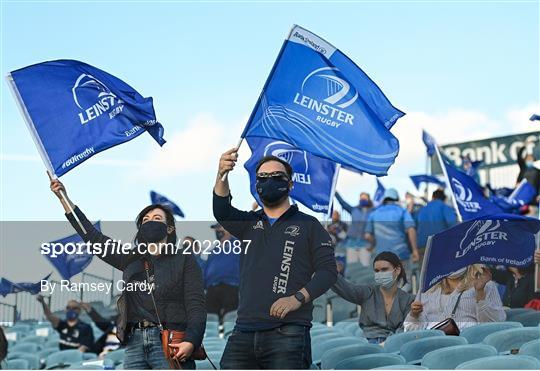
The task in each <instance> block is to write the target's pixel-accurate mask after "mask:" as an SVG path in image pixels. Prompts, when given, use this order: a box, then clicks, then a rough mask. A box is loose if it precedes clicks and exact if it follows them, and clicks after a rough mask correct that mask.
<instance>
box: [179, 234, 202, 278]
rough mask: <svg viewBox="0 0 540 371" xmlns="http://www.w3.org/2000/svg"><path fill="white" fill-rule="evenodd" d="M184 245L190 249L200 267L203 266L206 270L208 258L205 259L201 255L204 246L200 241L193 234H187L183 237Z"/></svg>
mask: <svg viewBox="0 0 540 371" xmlns="http://www.w3.org/2000/svg"><path fill="white" fill-rule="evenodd" d="M182 246H183V247H184V249H188V251H189V253H190V254H192V255H193V256H194V257H195V260H197V264H199V267H201V270H202V271H203V272H204V267H205V265H206V260H204V259H203V258H202V256H201V255H202V246H201V245H200V244H199V243H198V241H197V240H196V239H195V238H193V237H191V236H186V237H184V238H183V239H182Z"/></svg>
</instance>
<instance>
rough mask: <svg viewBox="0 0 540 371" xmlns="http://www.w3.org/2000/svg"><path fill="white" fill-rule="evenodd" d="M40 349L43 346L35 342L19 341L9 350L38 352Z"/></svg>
mask: <svg viewBox="0 0 540 371" xmlns="http://www.w3.org/2000/svg"><path fill="white" fill-rule="evenodd" d="M40 350H41V346H40V345H38V344H35V343H17V344H15V345H14V346H13V348H11V349H10V350H9V351H10V352H28V353H37V352H39V351H40Z"/></svg>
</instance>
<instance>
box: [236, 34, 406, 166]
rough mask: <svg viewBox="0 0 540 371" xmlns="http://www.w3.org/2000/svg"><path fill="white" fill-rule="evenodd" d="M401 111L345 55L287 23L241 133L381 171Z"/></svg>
mask: <svg viewBox="0 0 540 371" xmlns="http://www.w3.org/2000/svg"><path fill="white" fill-rule="evenodd" d="M403 115H404V113H403V112H401V111H400V110H398V109H396V108H395V107H394V106H392V104H391V103H390V102H389V101H388V99H387V98H386V97H385V95H384V94H383V92H382V91H381V90H380V89H379V87H378V86H377V85H376V84H375V83H374V82H373V81H372V80H371V79H370V78H369V76H367V75H366V74H365V73H364V71H362V70H361V69H360V68H359V67H358V66H357V65H356V64H354V62H352V61H351V60H350V59H349V58H348V57H347V56H346V55H344V54H343V53H342V52H340V51H339V50H338V49H336V48H335V47H334V46H332V45H330V44H329V43H328V42H326V41H325V40H323V39H321V38H320V37H318V36H317V35H315V34H313V33H311V32H309V31H307V30H305V29H303V28H301V27H299V26H296V25H295V26H294V27H293V28H292V30H291V32H290V34H289V37H288V38H287V40H285V42H284V44H283V47H282V48H281V51H280V53H279V56H278V58H277V60H276V63H275V65H274V67H273V69H272V71H271V72H270V75H269V77H268V80H267V81H266V84H265V86H264V88H263V91H262V93H261V96H260V98H259V100H258V102H257V104H256V105H255V108H254V110H253V112H252V114H251V117H250V118H249V121H248V123H247V125H246V128H245V129H244V132H243V133H242V138H246V137H263V138H272V139H276V140H281V141H284V142H287V143H289V144H291V145H292V146H294V147H296V148H298V149H301V150H305V151H307V152H309V153H311V154H313V155H315V156H319V157H323V158H326V159H329V160H331V161H333V162H336V163H338V164H341V165H342V166H343V167H345V168H347V169H355V170H356V171H359V172H364V171H365V172H367V173H370V174H374V175H386V173H387V171H388V168H389V167H390V166H391V165H392V164H393V163H394V160H395V158H396V156H397V155H398V152H399V142H398V140H397V138H396V137H394V135H392V133H391V132H390V128H391V127H392V125H394V123H395V122H396V121H397V120H398V119H399V118H400V117H402V116H403Z"/></svg>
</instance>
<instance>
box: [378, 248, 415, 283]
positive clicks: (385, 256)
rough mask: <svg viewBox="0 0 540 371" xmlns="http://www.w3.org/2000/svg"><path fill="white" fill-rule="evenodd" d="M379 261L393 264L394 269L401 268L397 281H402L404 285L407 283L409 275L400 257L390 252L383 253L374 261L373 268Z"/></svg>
mask: <svg viewBox="0 0 540 371" xmlns="http://www.w3.org/2000/svg"><path fill="white" fill-rule="evenodd" d="M379 260H384V261H385V262H388V263H390V264H392V266H393V267H394V268H398V267H399V268H401V272H400V273H399V276H398V278H397V281H399V280H401V282H402V284H403V285H404V284H406V283H407V274H406V273H405V268H404V267H403V264H402V263H401V259H399V256H397V255H396V254H394V253H393V252H390V251H383V252H382V253H380V254H379V255H377V256H376V257H375V259H374V260H373V266H374V267H375V262H376V261H379Z"/></svg>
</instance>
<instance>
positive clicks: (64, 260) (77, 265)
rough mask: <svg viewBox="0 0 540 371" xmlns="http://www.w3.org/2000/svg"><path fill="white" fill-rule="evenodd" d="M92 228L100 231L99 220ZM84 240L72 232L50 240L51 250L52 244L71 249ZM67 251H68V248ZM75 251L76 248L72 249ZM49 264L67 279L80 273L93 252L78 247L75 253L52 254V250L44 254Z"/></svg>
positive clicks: (87, 263)
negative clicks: (66, 235) (69, 234)
mask: <svg viewBox="0 0 540 371" xmlns="http://www.w3.org/2000/svg"><path fill="white" fill-rule="evenodd" d="M94 228H96V229H97V230H98V231H101V226H100V222H96V223H95V224H94ZM83 243H84V241H83V239H82V238H81V236H79V235H78V234H72V235H71V236H68V237H65V238H62V239H59V240H56V241H52V242H50V245H51V250H52V245H53V244H61V245H63V246H66V245H68V246H69V247H70V249H71V247H72V246H80V245H78V244H83ZM68 251H70V250H69V249H68ZM73 251H76V250H73ZM79 252H80V253H79ZM45 256H46V257H47V259H48V260H49V261H50V262H51V264H52V265H53V266H54V267H55V268H56V270H57V271H58V273H60V275H61V276H62V278H63V279H65V280H69V279H70V278H71V277H73V276H75V275H76V274H79V273H81V272H82V271H83V270H84V269H85V268H86V267H87V266H88V265H89V264H90V263H91V262H92V257H93V256H94V255H93V254H91V253H89V252H88V251H87V249H86V248H84V249H78V251H77V253H76V254H68V253H66V252H64V253H62V254H57V255H56V256H53V251H51V253H50V254H49V255H45Z"/></svg>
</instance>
